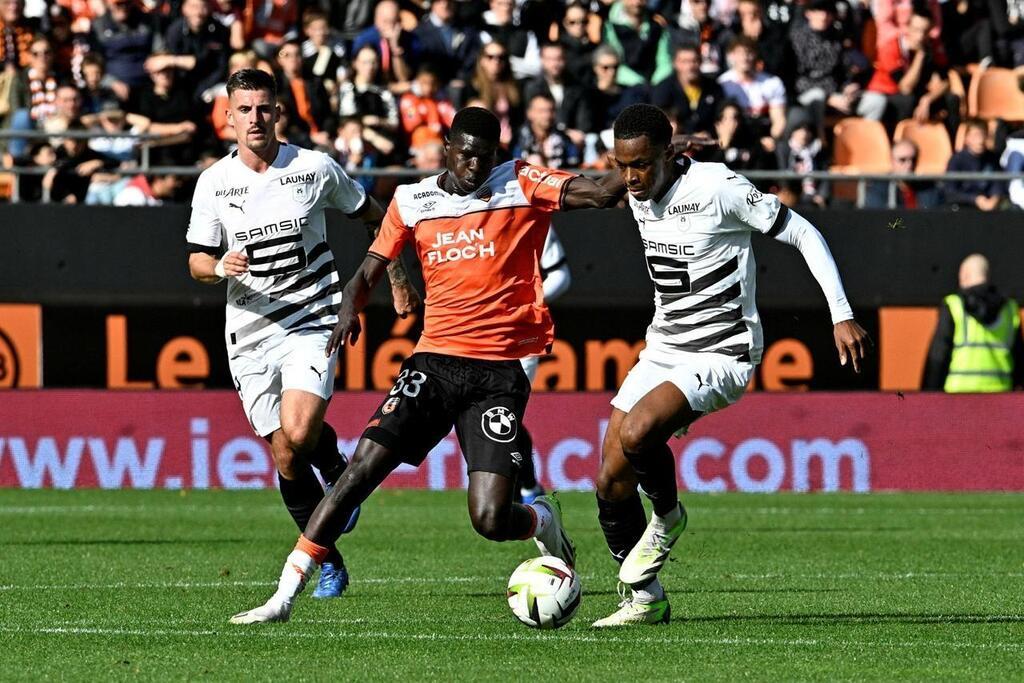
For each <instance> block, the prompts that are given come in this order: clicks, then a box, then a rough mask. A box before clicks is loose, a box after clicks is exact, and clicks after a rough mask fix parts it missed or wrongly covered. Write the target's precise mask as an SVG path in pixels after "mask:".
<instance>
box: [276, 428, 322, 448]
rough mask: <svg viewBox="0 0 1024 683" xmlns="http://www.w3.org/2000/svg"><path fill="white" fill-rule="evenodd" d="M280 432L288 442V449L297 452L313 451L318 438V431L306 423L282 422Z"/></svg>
mask: <svg viewBox="0 0 1024 683" xmlns="http://www.w3.org/2000/svg"><path fill="white" fill-rule="evenodd" d="M281 431H282V432H283V433H284V438H285V440H286V441H287V442H288V447H289V448H290V449H291V450H292V451H297V452H307V451H311V450H313V448H315V447H316V442H317V439H318V438H319V436H320V430H318V429H314V427H313V425H311V424H310V423H309V422H307V421H298V420H297V421H294V422H283V423H282V424H281Z"/></svg>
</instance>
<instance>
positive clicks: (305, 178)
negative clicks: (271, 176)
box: [281, 172, 316, 185]
mask: <svg viewBox="0 0 1024 683" xmlns="http://www.w3.org/2000/svg"><path fill="white" fill-rule="evenodd" d="M314 180H316V173H312V172H311V173H297V174H295V175H290V176H285V177H284V178H281V184H282V185H294V184H295V183H311V182H313V181H314Z"/></svg>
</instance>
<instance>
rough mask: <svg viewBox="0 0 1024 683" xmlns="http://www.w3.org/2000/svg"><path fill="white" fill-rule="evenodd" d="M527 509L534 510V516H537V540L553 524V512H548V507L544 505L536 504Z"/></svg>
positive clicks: (534, 531) (534, 534) (535, 533)
mask: <svg viewBox="0 0 1024 683" xmlns="http://www.w3.org/2000/svg"><path fill="white" fill-rule="evenodd" d="M527 507H529V508H530V509H532V510H533V512H534V514H536V515H537V528H536V529H534V530H533V536H534V538H536V537H537V536H540V535H541V534H542V533H543V532H544V530H545V529H547V528H548V526H549V525H550V524H551V520H552V519H553V518H552V516H551V510H548V509H547V507H545V506H543V505H537V504H536V503H531V504H530V505H528V506H527Z"/></svg>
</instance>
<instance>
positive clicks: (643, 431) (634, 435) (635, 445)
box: [619, 413, 654, 453]
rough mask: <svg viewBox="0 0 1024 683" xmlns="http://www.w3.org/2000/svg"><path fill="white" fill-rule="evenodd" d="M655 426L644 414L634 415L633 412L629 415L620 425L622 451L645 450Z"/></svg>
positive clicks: (639, 451)
mask: <svg viewBox="0 0 1024 683" xmlns="http://www.w3.org/2000/svg"><path fill="white" fill-rule="evenodd" d="M653 426H654V425H653V424H651V421H650V420H649V419H647V418H645V417H643V416H640V415H633V414H632V413H630V414H629V415H627V416H626V419H624V420H623V421H622V425H621V426H620V427H619V440H620V441H621V443H622V451H623V452H624V453H641V452H643V451H644V450H645V449H646V448H647V447H648V445H649V443H648V442H649V440H650V436H651V431H652V428H653Z"/></svg>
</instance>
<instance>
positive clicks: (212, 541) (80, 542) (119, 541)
mask: <svg viewBox="0 0 1024 683" xmlns="http://www.w3.org/2000/svg"><path fill="white" fill-rule="evenodd" d="M254 542H258V541H257V539H252V538H201V539H196V538H179V539H173V538H71V539H66V540H43V539H39V540H32V541H0V546H35V545H48V546H54V545H71V546H92V545H224V544H229V543H254Z"/></svg>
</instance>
